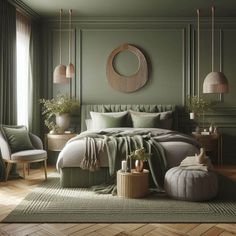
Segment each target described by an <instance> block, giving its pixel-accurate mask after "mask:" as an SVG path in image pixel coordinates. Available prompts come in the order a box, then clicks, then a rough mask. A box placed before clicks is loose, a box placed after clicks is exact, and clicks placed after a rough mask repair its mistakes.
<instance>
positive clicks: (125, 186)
mask: <svg viewBox="0 0 236 236" xmlns="http://www.w3.org/2000/svg"><path fill="white" fill-rule="evenodd" d="M148 189H149V171H148V170H145V169H144V170H143V172H136V171H135V170H132V171H131V172H122V171H121V170H119V171H117V196H118V197H125V198H141V197H144V196H146V195H147V194H148V192H149V190H148Z"/></svg>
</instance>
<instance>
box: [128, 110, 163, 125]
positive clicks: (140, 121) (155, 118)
mask: <svg viewBox="0 0 236 236" xmlns="http://www.w3.org/2000/svg"><path fill="white" fill-rule="evenodd" d="M131 118H132V123H133V127H134V128H159V127H160V114H157V115H148V114H145V115H141V114H134V113H131Z"/></svg>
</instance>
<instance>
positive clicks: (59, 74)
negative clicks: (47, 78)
mask: <svg viewBox="0 0 236 236" xmlns="http://www.w3.org/2000/svg"><path fill="white" fill-rule="evenodd" d="M61 15H62V9H61V10H60V39H59V40H60V64H59V65H58V66H56V68H55V69H54V72H53V83H55V84H66V83H68V79H66V66H65V65H63V64H62V63H61Z"/></svg>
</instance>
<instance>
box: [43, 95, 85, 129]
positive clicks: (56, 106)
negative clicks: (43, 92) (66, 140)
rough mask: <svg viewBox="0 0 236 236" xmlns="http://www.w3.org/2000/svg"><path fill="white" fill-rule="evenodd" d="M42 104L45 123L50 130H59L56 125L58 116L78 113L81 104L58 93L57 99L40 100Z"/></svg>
mask: <svg viewBox="0 0 236 236" xmlns="http://www.w3.org/2000/svg"><path fill="white" fill-rule="evenodd" d="M39 102H40V104H42V114H43V115H44V117H45V120H44V123H45V126H46V127H48V129H49V130H54V131H57V130H58V128H59V127H58V126H57V125H56V123H55V117H56V115H61V114H64V113H70V114H71V113H72V112H74V111H78V110H79V107H80V103H79V101H78V100H76V99H71V98H69V97H68V96H67V95H65V94H62V93H58V94H57V96H56V97H55V98H52V99H44V98H43V99H40V100H39Z"/></svg>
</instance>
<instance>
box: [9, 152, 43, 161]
mask: <svg viewBox="0 0 236 236" xmlns="http://www.w3.org/2000/svg"><path fill="white" fill-rule="evenodd" d="M46 157H47V152H46V151H45V150H39V149H34V150H27V151H20V152H16V153H14V154H12V155H11V160H13V161H34V160H38V159H42V158H46Z"/></svg>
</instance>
